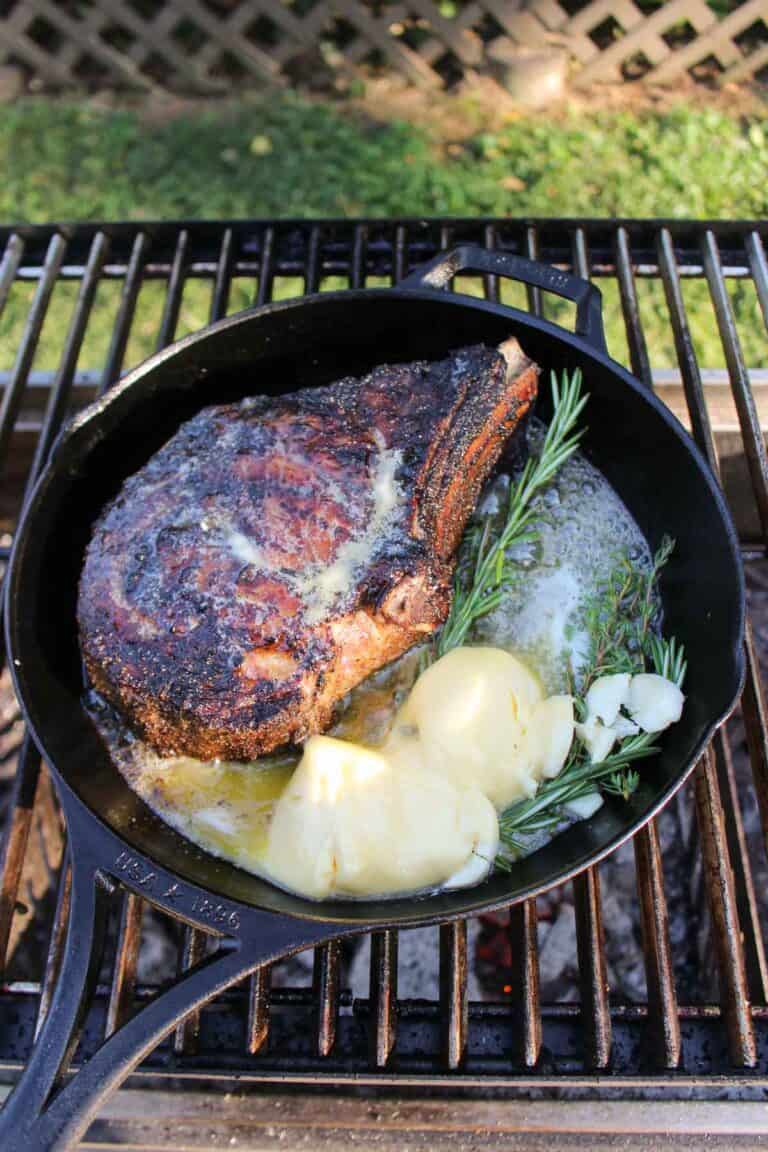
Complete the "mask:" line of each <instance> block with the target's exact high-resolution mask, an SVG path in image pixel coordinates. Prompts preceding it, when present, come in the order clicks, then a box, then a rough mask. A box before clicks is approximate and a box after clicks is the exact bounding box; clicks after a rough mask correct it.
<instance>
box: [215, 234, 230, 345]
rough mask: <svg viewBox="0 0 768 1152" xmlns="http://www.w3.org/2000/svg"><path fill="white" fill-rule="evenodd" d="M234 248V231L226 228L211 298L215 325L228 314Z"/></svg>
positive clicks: (222, 238)
mask: <svg viewBox="0 0 768 1152" xmlns="http://www.w3.org/2000/svg"><path fill="white" fill-rule="evenodd" d="M233 247H234V239H233V233H232V229H231V228H225V229H224V234H223V236H222V237H221V247H220V249H219V258H218V260H217V261H216V279H215V281H214V285H213V296H212V297H211V315H210V319H211V323H213V321H214V320H220V319H221V317H222V316H226V314H227V305H228V303H229V291H230V288H231V286H232V268H233V263H234V257H233V253H232V250H233Z"/></svg>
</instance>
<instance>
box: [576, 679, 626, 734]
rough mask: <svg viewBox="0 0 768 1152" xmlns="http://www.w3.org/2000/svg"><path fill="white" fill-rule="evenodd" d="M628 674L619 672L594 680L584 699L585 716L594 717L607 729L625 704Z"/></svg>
mask: <svg viewBox="0 0 768 1152" xmlns="http://www.w3.org/2000/svg"><path fill="white" fill-rule="evenodd" d="M630 679H631V677H630V674H629V673H628V672H619V673H617V674H616V675H614V676H601V677H600V679H599V680H595V682H594V684H592V686H591V687H590V689H589V691H588V692H587V695H586V698H585V701H584V702H585V704H586V705H587V716H588V717H589V716H596V717H597V719H598V720H602V722H603V724H605V726H606V727H607V728H610V727H611V725H612V724H613V723H614V722H615V720H616V718H617V717H618V715H619V709H620V708H621V707H622V706H623V705H624V704H626V702H627V696H628V694H629V682H630Z"/></svg>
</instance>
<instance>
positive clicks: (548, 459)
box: [437, 368, 588, 656]
mask: <svg viewBox="0 0 768 1152" xmlns="http://www.w3.org/2000/svg"><path fill="white" fill-rule="evenodd" d="M581 382H582V377H581V370H580V369H578V368H577V369H576V370H575V371H574V372H573V373H572V374H571V375H570V376H568V374H567V373H566V372H563V374H562V377H561V380H560V382H559V383H558V379H557V376H556V374H555V373H554V372H552V374H551V388H552V404H553V416H552V420H551V422H550V425H549V428H548V429H547V433H546V436H545V437H544V443H543V444H542V447H541V451H540V452H539V453H538V455H537V456H536V457H531V458H530V459H529V460H528V462H527V463H526V465H525V468H524V469H523V471H522V474H521V476H520V478H519V479H518V481H517V482H516V483H515V484H512V485H511V486H510V490H509V500H508V503H507V511H506V518H505V521H504V525H503V527H502V529H501V531H500V532H499V534H498V536H496V537H495V538H494V539H491V534H490V525H489V521H486V523H485V525H484V527H483V528H482V529H481V530H478V529H477V528H475V529H474V530H473V531H470V532H469V533H468V534H467V536H466V537H465V541H464V546H463V553H464V554H463V555H462V556H461V558H460V560H459V564H458V566H457V572H456V578H455V580H454V591H453V603H452V605H451V611H450V614H449V616H448V619H447V620H446V622H445V624H444V625H443V628H442V631H441V632H440V635H439V637H438V641H437V655H438V656H444V655H445V653H446V652H448V651H450V649H451V648H457V647H458V646H459V645H460V644H463V643H464V641H465V640H466V638H467V634H468V633H469V631H470V629H471V628H472V626H473V624H475V622H476V621H477V620H479V619H481V618H482V617H483V616H486V615H487V614H488V613H489V612H491V611H493V609H494V608H496V607H498V605H499V604H500V603H501V601H502V599H503V598H504V594H505V591H506V590H507V588H508V586H509V584H510V583H511V582H512V581H513V580H514V579H515V577H516V576H517V574H518V568H517V566H516V565H515V564H513V563H511V562H510V561H509V559H508V556H507V553H508V552H509V550H510V549H511V548H513V547H517V546H519V545H521V544H524V543H529V542H532V541H534V540H536V539H537V538H538V533H537V531H536V528H535V521H536V519H537V517H538V512H537V510H536V509H535V508H533V507H532V506H531V505H532V501H533V498H534V496H536V494H537V493H538V492H540V491H541V490H542V488H545V487H546V486H547V485H548V484H549V483H550V482H551V481H552V480H553V479H554V477H555V475H556V473H557V471H558V469H560V468H561V467H562V466H563V464H564V463H565V462H566V460H567V459H568V458H569V457H570V456H571V455H572V454H573V452H574V451H575V450H576V448H577V446H578V443H579V441H580V439H581V437H582V435H583V433H584V429H579V430H578V431H575V428H576V423H577V421H578V419H579V417H580V415H581V413H582V412H583V410H584V406H585V404H586V403H587V399H588V397H587V396H582V394H581Z"/></svg>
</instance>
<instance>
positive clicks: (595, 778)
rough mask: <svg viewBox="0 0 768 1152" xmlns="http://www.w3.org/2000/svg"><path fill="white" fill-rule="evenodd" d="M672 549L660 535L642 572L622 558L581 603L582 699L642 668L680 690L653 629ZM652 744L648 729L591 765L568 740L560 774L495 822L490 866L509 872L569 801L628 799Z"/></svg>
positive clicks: (582, 708) (679, 678)
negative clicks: (609, 679)
mask: <svg viewBox="0 0 768 1152" xmlns="http://www.w3.org/2000/svg"><path fill="white" fill-rule="evenodd" d="M673 549H674V541H673V540H670V539H669V538H668V537H665V539H664V540H662V543H661V545H660V547H659V549H658V551H657V552H656V554H655V555H654V557H653V561H652V563H651V567H650V568H649V569H646V570H643V569H638V568H636V567H634V566H633V565H632V563H631V562H630V561H629V559H628V558H624V559H623V560H622V561H621V562H620V563H619V564H618V565H617V566H616V568H615V569H614V570H613V571H612V572H611V573H610V574H609V576H608V578H607V580H606V582H605V584H604V586H603V587H602V588H601V589H599V590H598V593H597V595H596V596H595V598H594V599H593V601H592V602H591V604H590V605H589V606H588V610H587V613H586V623H587V627H588V628H589V629H590V634H591V647H590V660H589V664H588V669H589V670H588V672H587V674H586V676H585V677H584V684H583V688H582V692H583V693H584V694H585V693H586V690H587V688H588V687H589V685H590V684H591V683H593V682H594V681H595V680H596V679H597V678H598V676H608V675H612V674H614V673H616V672H630V673H636V672H642V671H644V670H645V668H646V666H647V665H648V664H650V666H651V667H652V668H653V670H654V671H655V672H656V673H658V675H660V676H664V677H666V678H667V679H668V680H672V681H674V683H675V684H677V686H678V688H681V687H682V685H683V681H684V679H685V673H686V668H687V665H686V661H685V650H684V648H683V646H682V644H680V643H679V642H678V641H677V640H675V639H674V638H672V639H669V640H667V639H665V638H664V637H662V636H660V635H659V634H658V633H657V632H656V631H655V630H654V626H655V623H656V617H657V614H658V588H657V586H658V580H659V576H660V574H661V571H662V569H663V567H664V565H665V564H666V563H667V561H668V560H669V558H670V556H671V555H672V551H673ZM574 705H575V710H576V713H577V715H578V716H579V717H580V719H582V720H583V719H584V717H585V714H586V705H585V703H584V695H583V694H582V695H580V696H577V697H576V698H575V700H574ZM653 740H654V734H653V733H650V732H641V733H638V734H637V735H635V736H628V737H626V738H625V739H624V740H622V741H621V743H620V744H619V745H618V747H617V748H616V750H615V751H614V752H613V753H611V754H610V755H609V756H606V758H605V759H604V760H602V761H600V762H598V763H595V764H593V763H592V762H591V761H590V759H589V752H588V750H587V748H586V747H585V745H584V744H582V743H581V742H579V741H578V740H576V741H574V744H573V745H572V747H571V751H570V753H569V755H568V759H567V760H566V763H565V765H564V767H563V769H562V771H561V772H560V774H559V775H558V776H556V777H555V778H554V779H553V780H546V781H545V782H544V783H543V784H542V785H541V786H540V787H539V789H538V791H537V792H536V794H535V796H533V797H531V798H530V799H527V800H518V801H517V802H516V803H514V804H511V805H510V806H509V807H508V808H506V809H505V811H504V812H502V814H501V816H500V817H499V839H500V843H501V846H502V849H503V852H502V853H501V854H500V855H499V856H498V857H497V861H496V862H497V864H498V865H499V867H501V868H505V867H509V863H510V860H514V859H515V858H516V857H518V856H520V855H521V853H522V852H524V851H525V848H526V845H527V844H528V843H529V842H530V841H531V840H532V839H533V838H534V837H536V836H537V835H539V834H541V833H542V832H546V833H552V832H554V831H555V829H556V828H557V827H558V826H559V825H561V824H562V823H563V822H564V820H565V819H566V817H567V811H566V805H567V804H569V803H571V802H572V801H574V800H580V799H582V798H583V797H585V796H589V795H592V794H594V792H595V791H599V792H603V793H608V794H609V795H613V796H618V797H620V798H621V799H622V800H629V798H630V797H631V796H632V794H633V793H634V792H635V791H636V790H637V787H638V785H639V783H640V775H639V773H638V772H637V771H636V769H634V768H631V767H630V765H631V764H632V763H633V762H634V761H635V760H641V759H644V758H645V757H647V756H652V755H653V754H654V753H655V752H657V751H658V748H657V747H656V746H655V745H654V743H653Z"/></svg>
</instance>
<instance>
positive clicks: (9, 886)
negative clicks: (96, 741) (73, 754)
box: [0, 736, 40, 978]
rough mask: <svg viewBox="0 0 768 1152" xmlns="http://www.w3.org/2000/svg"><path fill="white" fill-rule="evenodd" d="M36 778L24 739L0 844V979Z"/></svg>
mask: <svg viewBox="0 0 768 1152" xmlns="http://www.w3.org/2000/svg"><path fill="white" fill-rule="evenodd" d="M39 778H40V756H39V754H38V751H37V748H36V747H35V745H34V743H33V741H32V738H31V737H30V736H25V737H24V740H23V742H22V745H21V751H20V752H19V759H18V762H17V765H16V774H15V776H14V778H13V786H12V788H11V794H10V797H9V805H8V807H9V811H10V813H11V815H10V817H9V818H8V820H7V821H6V826H5V835H4V836H3V839H2V842H1V843H0V978H1V977H3V976H4V974H5V965H6V961H7V954H8V941H9V938H10V934H11V922H12V920H13V914H14V911H15V909H16V897H17V894H18V891H19V881H20V879H21V870H22V868H23V866H24V858H25V856H26V853H27V844H28V841H29V829H30V826H31V824H32V808H33V805H34V802H35V792H36V790H37V782H38V780H39Z"/></svg>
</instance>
